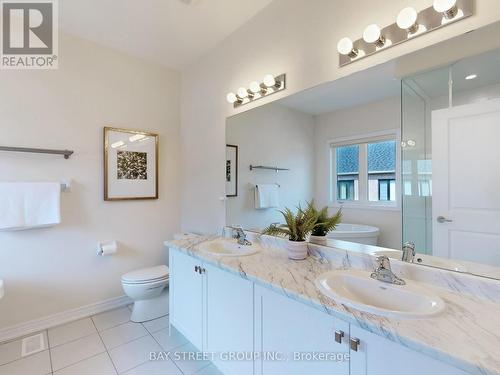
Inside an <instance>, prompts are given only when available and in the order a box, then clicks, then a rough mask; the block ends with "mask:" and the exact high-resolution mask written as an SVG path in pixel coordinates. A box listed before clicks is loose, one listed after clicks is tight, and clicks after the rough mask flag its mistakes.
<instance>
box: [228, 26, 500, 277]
mask: <svg viewBox="0 0 500 375" xmlns="http://www.w3.org/2000/svg"><path fill="white" fill-rule="evenodd" d="M478 33H479V34H480V33H481V32H479V31H478ZM467 37H468V36H464V37H463V38H467ZM473 39H474V38H472V40H473ZM476 39H477V38H476ZM463 40H466V39H463ZM446 43H450V46H451V47H450V48H451V49H453V48H456V47H457V41H450V42H445V43H443V46H442V47H443V48H446ZM470 43H472V42H470ZM458 44H460V48H461V49H462V48H463V47H464V46H465V44H464V43H458ZM453 46H454V47H453ZM422 56H423V58H422V59H421V60H420V61H422V63H424V60H425V63H427V61H428V58H425V56H429V54H428V53H427V55H426V53H425V52H424V53H422V55H421V56H420V57H422ZM407 60H408V61H409V60H411V63H412V64H414V62H415V61H419V56H417V57H416V58H415V56H413V59H407ZM402 61H403V60H402V59H399V60H395V61H391V62H388V63H385V64H382V65H379V66H377V67H374V68H370V69H368V70H365V71H362V72H359V73H355V74H352V75H350V76H347V77H345V78H342V79H339V80H336V81H334V82H330V83H326V84H323V85H320V86H317V87H315V88H312V89H310V90H306V91H303V92H300V93H298V94H295V95H292V96H289V97H286V98H283V99H281V100H278V101H275V102H273V103H271V104H267V105H264V106H261V107H258V108H256V109H253V110H250V111H248V112H245V113H241V114H238V115H235V116H233V117H230V118H229V119H228V120H227V123H226V141H227V142H226V143H227V144H232V145H237V146H238V150H239V155H238V157H239V163H238V166H239V169H238V171H239V172H238V194H237V196H235V197H230V198H228V200H227V204H226V210H227V220H226V222H227V224H230V225H231V224H237V225H242V226H243V227H244V228H245V229H247V230H254V231H261V230H262V229H263V228H265V227H267V226H269V225H270V224H272V223H283V217H282V215H281V214H280V213H279V211H278V210H283V209H284V208H285V207H289V208H292V209H294V208H295V207H297V206H298V205H299V204H300V205H302V207H304V206H305V205H306V203H307V202H308V201H310V200H312V199H314V201H315V202H316V204H317V206H318V207H320V208H321V207H323V206H328V208H329V214H330V215H333V214H335V213H336V212H337V210H338V209H339V208H342V213H343V217H342V223H341V224H340V225H338V226H337V228H336V229H335V230H333V231H332V232H330V233H329V234H328V238H329V240H328V241H327V245H328V246H335V247H341V248H343V249H347V250H351V251H362V252H365V253H368V254H371V255H374V256H380V255H385V256H388V257H390V258H393V259H398V260H404V261H408V262H413V263H415V264H418V265H425V266H430V267H438V268H444V269H449V270H453V271H457V272H466V273H471V274H475V275H479V276H486V277H492V278H498V279H500V194H499V192H500V174H498V173H497V171H499V170H500V147H498V139H500V126H498V124H500V70H499V69H498V66H499V65H500V50H493V51H490V52H487V53H482V54H478V55H476V56H472V57H468V58H465V59H462V60H459V61H456V62H454V63H452V64H448V65H446V66H441V67H440V68H439V69H434V70H428V71H425V72H423V73H418V74H414V75H412V76H408V77H405V78H404V79H398V78H396V74H395V73H394V72H395V71H397V70H401V69H400V68H401V66H400V65H398V64H401V63H402ZM414 71H416V70H414ZM251 165H253V166H265V167H266V166H267V167H271V168H270V169H261V168H253V169H250V166H251ZM277 169H283V170H279V171H277ZM337 240H343V241H346V242H339V241H337ZM413 244H414V246H413ZM367 245H369V246H367ZM374 245H375V246H374ZM414 249H415V252H414ZM414 254H415V255H414Z"/></svg>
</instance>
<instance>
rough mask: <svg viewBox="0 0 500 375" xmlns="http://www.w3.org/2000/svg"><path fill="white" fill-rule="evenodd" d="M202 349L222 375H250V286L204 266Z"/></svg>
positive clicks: (252, 342)
mask: <svg viewBox="0 0 500 375" xmlns="http://www.w3.org/2000/svg"><path fill="white" fill-rule="evenodd" d="M203 267H204V269H205V273H204V277H205V285H206V295H207V297H206V299H205V301H206V305H205V311H206V329H205V342H206V344H205V346H204V349H205V350H206V351H208V352H210V353H217V354H218V355H216V356H215V358H214V364H215V365H216V366H217V367H218V368H219V370H220V371H221V372H222V373H224V374H225V375H253V373H254V372H253V360H252V355H251V354H252V353H253V352H254V340H253V333H254V327H253V323H254V317H253V314H254V306H253V283H252V282H251V281H248V280H245V279H243V278H241V277H239V276H235V275H233V274H231V273H229V272H227V271H222V270H221V269H219V268H216V267H214V266H211V265H208V264H205V265H204V266H203Z"/></svg>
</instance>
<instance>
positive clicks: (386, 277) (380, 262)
mask: <svg viewBox="0 0 500 375" xmlns="http://www.w3.org/2000/svg"><path fill="white" fill-rule="evenodd" d="M370 276H371V278H372V279H375V280H378V281H383V282H384V283H391V284H396V285H405V284H406V283H405V281H404V280H403V279H400V278H399V277H397V276H396V275H395V274H394V273H393V272H392V270H391V262H390V260H389V258H388V257H386V256H385V255H383V256H380V257H377V268H375V271H373V272H372V274H371V275H370Z"/></svg>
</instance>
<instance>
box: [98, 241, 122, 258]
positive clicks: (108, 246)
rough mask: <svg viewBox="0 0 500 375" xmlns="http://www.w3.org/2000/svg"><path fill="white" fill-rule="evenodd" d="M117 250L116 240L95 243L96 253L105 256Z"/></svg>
mask: <svg viewBox="0 0 500 375" xmlns="http://www.w3.org/2000/svg"><path fill="white" fill-rule="evenodd" d="M117 251H118V244H117V242H116V240H112V241H99V242H98V243H97V255H100V256H105V255H111V254H115V253H116V252H117Z"/></svg>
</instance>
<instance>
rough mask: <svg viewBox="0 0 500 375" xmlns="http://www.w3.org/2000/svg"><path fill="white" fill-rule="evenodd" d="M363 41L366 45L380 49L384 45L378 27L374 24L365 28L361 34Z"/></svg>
mask: <svg viewBox="0 0 500 375" xmlns="http://www.w3.org/2000/svg"><path fill="white" fill-rule="evenodd" d="M363 40H364V41H365V42H366V43H373V44H375V45H376V46H377V47H382V46H383V45H384V43H385V38H384V37H383V36H382V33H381V31H380V27H378V25H375V24H372V25H368V26H366V28H365V31H364V32H363Z"/></svg>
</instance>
